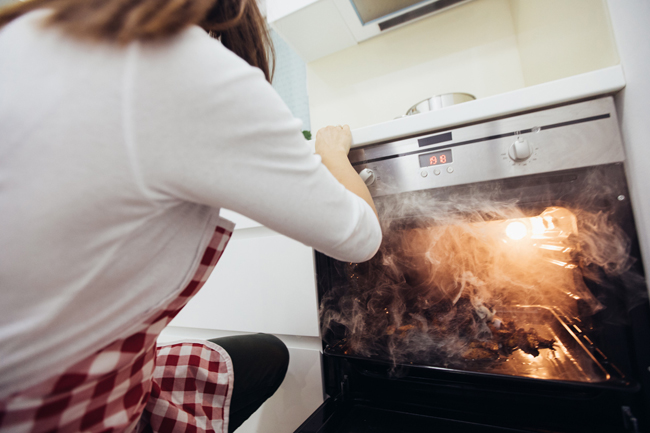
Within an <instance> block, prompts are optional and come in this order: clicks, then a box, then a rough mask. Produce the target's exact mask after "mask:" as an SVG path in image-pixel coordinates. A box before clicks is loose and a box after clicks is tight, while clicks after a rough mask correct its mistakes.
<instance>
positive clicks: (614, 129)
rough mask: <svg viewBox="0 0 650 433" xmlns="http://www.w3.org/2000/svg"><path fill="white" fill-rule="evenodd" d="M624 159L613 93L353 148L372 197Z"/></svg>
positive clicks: (352, 155) (355, 163) (355, 162)
mask: <svg viewBox="0 0 650 433" xmlns="http://www.w3.org/2000/svg"><path fill="white" fill-rule="evenodd" d="M623 160H624V152H623V144H622V140H621V135H620V131H619V128H618V121H617V118H616V111H615V107H614V102H613V99H612V98H611V97H605V98H600V99H595V100H592V101H586V102H580V103H576V104H571V105H565V106H562V107H555V108H551V109H546V110H540V111H536V112H532V113H526V114H522V115H513V116H512V117H508V118H503V119H498V120H493V121H486V122H484V123H481V124H474V125H470V126H465V127H463V126H459V127H456V128H454V129H452V130H448V131H433V132H431V133H430V134H424V135H422V136H419V137H414V138H408V139H404V140H397V141H391V142H387V143H380V144H374V145H369V146H365V147H358V148H355V149H353V150H351V151H350V161H351V162H352V165H353V166H354V167H355V169H356V170H357V172H359V174H360V175H361V177H362V179H363V180H364V182H365V183H366V185H368V189H369V190H370V192H371V194H372V195H373V196H381V195H388V194H396V193H400V192H406V191H416V190H422V189H429V188H437V187H444V186H452V185H462V184H468V183H475V182H484V181H489V180H498V179H505V178H509V177H517V176H524V175H528V174H539V173H546V172H553V171H559V170H567V169H572V168H579V167H588V166H594V165H601V164H609V163H614V162H622V161H623Z"/></svg>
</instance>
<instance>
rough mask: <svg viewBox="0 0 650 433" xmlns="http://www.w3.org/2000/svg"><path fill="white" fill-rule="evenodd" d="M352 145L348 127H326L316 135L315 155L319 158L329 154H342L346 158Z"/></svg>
mask: <svg viewBox="0 0 650 433" xmlns="http://www.w3.org/2000/svg"><path fill="white" fill-rule="evenodd" d="M351 144H352V134H351V133H350V127H349V126H348V125H343V126H340V125H339V126H326V127H325V128H322V129H319V130H318V132H317V133H316V153H317V154H319V155H320V156H321V158H326V157H327V156H329V154H331V153H333V154H335V155H336V154H343V155H345V156H347V154H348V153H349V152H350V145H351Z"/></svg>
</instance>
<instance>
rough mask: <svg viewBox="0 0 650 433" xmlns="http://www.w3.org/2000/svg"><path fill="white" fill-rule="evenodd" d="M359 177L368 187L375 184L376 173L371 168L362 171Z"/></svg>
mask: <svg viewBox="0 0 650 433" xmlns="http://www.w3.org/2000/svg"><path fill="white" fill-rule="evenodd" d="M359 176H361V179H362V180H363V182H364V183H365V184H366V185H368V186H370V185H372V184H373V183H374V182H375V172H374V171H372V170H370V169H369V168H364V169H363V170H361V172H360V173H359Z"/></svg>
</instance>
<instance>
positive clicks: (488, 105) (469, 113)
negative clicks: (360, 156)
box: [352, 65, 625, 147]
mask: <svg viewBox="0 0 650 433" xmlns="http://www.w3.org/2000/svg"><path fill="white" fill-rule="evenodd" d="M624 87H625V77H624V75H623V68H622V67H621V66H620V65H617V66H611V67H608V68H604V69H599V70H596V71H592V72H588V73H585V74H580V75H575V76H573V77H569V78H563V79H561V80H556V81H550V82H547V83H543V84H538V85H536V86H530V87H525V88H523V89H519V90H515V91H512V92H507V93H502V94H499V95H494V96H490V97H487V98H481V99H476V100H474V101H470V102H465V103H462V104H458V105H453V106H451V107H447V108H443V109H441V110H437V111H430V112H427V113H421V114H417V115H414V116H408V117H403V118H400V119H395V120H391V121H388V122H383V123H378V124H375V125H370V126H366V127H364V128H359V129H355V130H353V131H352V142H353V144H352V147H360V146H364V145H368V144H373V143H378V142H382V141H387V140H392V139H397V138H401V137H405V136H411V135H416V134H423V133H427V132H430V131H434V130H440V129H444V128H449V127H452V126H457V125H461V124H466V123H472V122H478V121H482V120H487V119H492V118H496V117H501V116H506V115H509V114H513V113H519V112H522V111H528V110H535V109H540V108H543V107H548V106H552V105H558V104H562V103H566V102H570V101H576V100H580V99H586V98H590V97H594V96H598V95H607V94H613V93H616V92H618V91H619V90H621V89H622V88H624Z"/></svg>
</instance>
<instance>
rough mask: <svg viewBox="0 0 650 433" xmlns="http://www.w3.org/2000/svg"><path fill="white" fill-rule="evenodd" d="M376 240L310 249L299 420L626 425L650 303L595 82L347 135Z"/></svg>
mask: <svg viewBox="0 0 650 433" xmlns="http://www.w3.org/2000/svg"><path fill="white" fill-rule="evenodd" d="M350 160H351V162H352V164H353V166H354V167H355V168H356V170H357V171H358V172H359V173H360V174H361V175H362V177H363V178H364V180H365V181H366V183H367V184H368V185H369V186H368V187H369V190H370V192H371V194H372V195H373V198H374V200H375V204H376V206H377V210H378V213H379V215H380V221H381V224H382V230H383V233H384V240H383V242H382V245H381V248H380V250H379V252H378V253H377V255H376V256H375V257H374V258H373V259H371V260H370V261H368V262H366V263H361V264H352V263H343V262H339V261H336V260H334V259H332V258H330V257H327V256H324V255H322V254H320V253H316V271H317V283H318V284H317V286H318V299H319V302H320V309H319V314H320V326H321V338H322V344H323V350H322V371H323V384H324V392H325V394H326V396H325V397H326V400H325V402H324V404H323V405H322V406H321V407H320V408H319V409H318V410H317V411H316V412H315V413H314V414H313V415H312V416H311V417H310V418H309V419H308V420H307V421H305V423H304V424H303V425H302V426H301V427H300V428H299V429H298V430H297V431H299V432H303V433H307V432H309V433H312V432H314V433H315V432H321V433H325V432H337V433H345V432H391V433H396V432H404V433H407V432H409V433H410V432H429V431H431V432H434V431H436V432H447V431H453V432H506V431H507V432H567V433H568V432H571V433H578V432H626V431H629V432H639V431H648V428H649V427H648V422H649V418H648V415H649V414H650V409H649V408H650V395H649V390H650V371H649V369H650V367H649V366H650V312H649V308H648V299H647V287H646V284H645V277H644V271H643V269H642V265H641V260H640V258H641V257H640V252H639V245H638V241H637V234H636V230H635V224H634V218H633V215H632V204H631V203H630V195H629V193H628V189H627V183H626V178H625V165H624V160H625V155H624V150H623V145H622V141H621V136H620V132H619V129H618V122H617V118H616V111H615V106H614V103H613V100H612V98H611V97H604V98H599V99H593V100H589V101H583V102H578V103H574V104H570V105H564V106H558V107H554V108H548V109H544V110H539V111H534V112H527V113H522V114H519V115H515V116H510V117H505V118H501V119H495V120H490V121H485V122H481V123H475V124H469V125H463V126H459V127H455V128H453V129H449V130H438V131H431V132H430V133H427V134H421V135H418V136H413V137H405V138H402V139H399V140H393V141H390V142H384V143H378V144H372V145H367V146H362V147H358V148H354V149H353V150H352V151H351V152H350Z"/></svg>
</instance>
